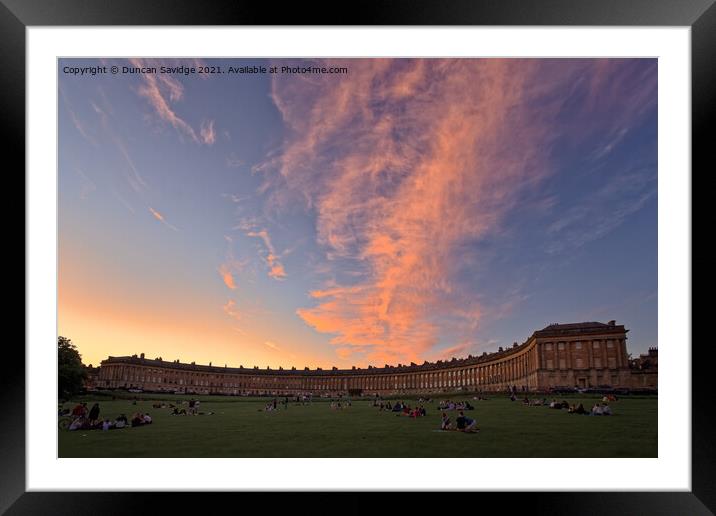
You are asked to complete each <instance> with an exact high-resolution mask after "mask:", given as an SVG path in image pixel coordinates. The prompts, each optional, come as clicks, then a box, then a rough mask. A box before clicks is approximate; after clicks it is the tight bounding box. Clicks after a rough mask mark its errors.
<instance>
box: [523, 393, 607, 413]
mask: <svg viewBox="0 0 716 516" xmlns="http://www.w3.org/2000/svg"><path fill="white" fill-rule="evenodd" d="M607 400H609V401H615V400H616V397H614V396H611V397H607V396H605V397H604V398H602V402H601V403H599V402H597V403H595V404H594V406H593V407H592V410H591V411H590V410H587V409H585V408H584V405H583V404H582V403H577V404H574V403H573V404H571V405H570V404H569V403H567V402H566V401H564V400H562V401H557V400H552V401H551V402H549V403H547V399H546V398H542V399H536V400H530V399H529V398H527V397H526V396H525V399H524V400H523V401H522V403H523V404H524V405H529V406H531V407H539V406H545V407H549V408H551V409H557V410H562V409H567V412H568V413H569V414H586V415H591V416H611V415H612V409H611V407H610V406H609V405H608V404H607V403H606V401H607Z"/></svg>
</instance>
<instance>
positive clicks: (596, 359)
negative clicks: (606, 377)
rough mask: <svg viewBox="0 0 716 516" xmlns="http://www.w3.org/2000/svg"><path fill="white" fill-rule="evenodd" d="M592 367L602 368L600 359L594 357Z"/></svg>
mask: <svg viewBox="0 0 716 516" xmlns="http://www.w3.org/2000/svg"><path fill="white" fill-rule="evenodd" d="M594 367H596V368H601V367H602V359H601V358H598V357H594Z"/></svg>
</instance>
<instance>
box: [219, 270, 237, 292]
mask: <svg viewBox="0 0 716 516" xmlns="http://www.w3.org/2000/svg"><path fill="white" fill-rule="evenodd" d="M219 275H220V276H221V279H223V280H224V284H225V285H226V286H227V287H229V288H230V289H231V290H235V289H236V283H235V282H234V275H233V274H232V273H231V270H230V269H229V267H228V266H227V265H226V264H221V266H220V267H219Z"/></svg>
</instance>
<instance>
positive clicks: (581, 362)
mask: <svg viewBox="0 0 716 516" xmlns="http://www.w3.org/2000/svg"><path fill="white" fill-rule="evenodd" d="M582 367H584V360H582V359H581V358H578V359H577V369H581V368H582Z"/></svg>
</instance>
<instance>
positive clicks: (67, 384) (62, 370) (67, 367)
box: [57, 337, 87, 398]
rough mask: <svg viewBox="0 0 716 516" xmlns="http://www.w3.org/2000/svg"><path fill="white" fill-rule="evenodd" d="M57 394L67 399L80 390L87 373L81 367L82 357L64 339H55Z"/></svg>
mask: <svg viewBox="0 0 716 516" xmlns="http://www.w3.org/2000/svg"><path fill="white" fill-rule="evenodd" d="M57 365H58V375H57V376H58V394H59V396H60V397H61V398H69V397H70V396H72V395H74V394H77V393H78V392H80V391H81V390H82V382H83V381H84V379H85V377H86V375H87V373H86V372H85V367H84V365H82V355H80V353H79V351H77V347H76V346H75V345H74V344H72V341H71V340H70V339H68V338H66V337H58V339H57Z"/></svg>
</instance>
